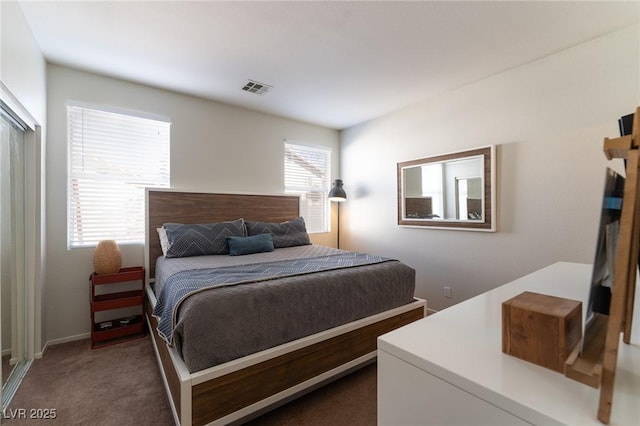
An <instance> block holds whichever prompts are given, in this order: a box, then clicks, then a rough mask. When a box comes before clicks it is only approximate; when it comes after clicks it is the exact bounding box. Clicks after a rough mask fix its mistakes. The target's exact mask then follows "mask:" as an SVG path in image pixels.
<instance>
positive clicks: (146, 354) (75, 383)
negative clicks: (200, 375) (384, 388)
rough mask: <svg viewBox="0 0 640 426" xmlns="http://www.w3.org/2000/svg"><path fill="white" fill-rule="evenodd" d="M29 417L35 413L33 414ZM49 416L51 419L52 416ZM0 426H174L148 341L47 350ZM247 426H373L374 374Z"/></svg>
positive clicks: (353, 377) (354, 377)
mask: <svg viewBox="0 0 640 426" xmlns="http://www.w3.org/2000/svg"><path fill="white" fill-rule="evenodd" d="M19 409H25V410H26V414H27V416H29V414H31V410H38V409H39V410H44V411H40V413H46V412H47V411H46V410H47V409H48V410H52V409H53V410H55V417H56V418H55V419H49V420H43V419H15V418H14V419H10V418H7V417H11V416H12V414H13V415H15V414H19V413H20V411H19ZM34 413H37V412H35V411H34ZM49 413H50V414H51V411H49ZM2 423H3V424H12V425H14V424H15V425H40V426H42V425H65V426H71V425H101V426H102V425H114V426H115V425H117V426H122V425H153V426H164V425H172V424H173V420H172V416H171V413H170V409H169V404H168V402H167V396H166V394H165V390H164V386H163V384H162V379H161V376H160V371H159V368H158V365H157V361H156V358H155V354H154V352H153V346H152V344H151V341H150V338H149V337H148V336H147V337H145V338H143V339H138V340H133V341H130V342H124V343H120V344H117V345H113V346H108V347H105V348H100V349H93V350H91V349H89V341H88V340H81V341H76V342H71V343H65V344H62V345H57V346H51V347H49V348H48V349H47V351H46V353H45V355H44V357H43V358H42V359H39V360H36V361H34V362H33V365H32V366H31V369H30V370H29V372H28V373H27V376H26V377H25V379H24V381H23V382H22V385H21V387H20V388H19V389H18V392H17V393H16V396H15V397H14V399H13V401H12V402H11V405H10V406H9V409H8V410H7V411H6V412H5V419H4V420H3V422H2ZM248 424H249V425H251V426H271V425H296V426H321V425H333V426H340V425H349V426H360V425H362V426H368V425H375V424H376V366H375V364H373V365H370V366H368V367H365V368H363V369H361V370H359V371H356V372H354V373H352V374H350V375H348V376H346V377H344V378H342V379H340V380H337V381H336V382H333V383H331V384H329V385H327V386H325V387H323V388H320V389H318V390H316V391H314V392H312V393H310V394H308V395H305V396H303V397H301V398H299V399H297V400H295V401H292V402H290V403H289V404H286V405H284V406H282V407H280V408H277V409H276V410H274V411H271V412H269V413H266V414H265V415H263V416H261V417H259V418H257V419H254V420H252V421H251V422H249V423H248Z"/></svg>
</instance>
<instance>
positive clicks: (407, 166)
mask: <svg viewBox="0 0 640 426" xmlns="http://www.w3.org/2000/svg"><path fill="white" fill-rule="evenodd" d="M494 206H495V147H494V146H493V145H492V146H488V147H484V148H477V149H471V150H468V151H462V152H455V153H451V154H442V155H436V156H433V157H427V158H420V159H418V160H412V161H405V162H402V163H398V224H399V225H408V226H424V227H430V228H441V229H443V228H444V229H462V230H472V231H489V232H493V231H495V230H496V220H495V212H494Z"/></svg>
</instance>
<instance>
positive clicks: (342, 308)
mask: <svg viewBox="0 0 640 426" xmlns="http://www.w3.org/2000/svg"><path fill="white" fill-rule="evenodd" d="M340 253H345V252H344V251H343V250H335V249H331V248H328V247H322V246H301V247H292V248H286V249H277V250H275V251H274V252H270V253H259V254H253V255H248V256H198V257H191V258H179V259H165V258H160V259H159V260H158V262H157V268H156V271H157V275H156V282H157V284H156V289H155V290H156V295H157V296H160V295H161V294H163V292H164V293H168V291H167V290H166V289H165V286H170V285H171V282H172V281H178V282H179V281H180V280H175V279H174V280H172V279H171V278H172V277H174V278H175V277H180V276H181V275H185V271H187V270H191V269H197V270H199V273H198V275H199V276H203V274H201V273H202V272H203V271H205V270H207V273H208V272H209V271H211V272H212V273H213V269H215V268H222V269H223V270H230V267H232V266H233V267H237V266H238V265H256V264H266V263H273V262H276V263H279V262H281V261H282V260H284V259H293V260H300V259H310V258H314V257H327V256H330V257H331V256H334V255H336V254H340ZM258 269H260V268H258ZM187 274H189V273H187ZM240 282H241V283H240ZM414 282H415V272H414V270H413V269H411V268H409V267H408V266H406V265H404V264H402V263H400V262H398V261H395V260H387V259H384V261H376V262H375V263H372V264H367V263H366V262H365V263H363V264H360V265H358V266H350V267H348V268H333V267H332V268H328V270H319V271H317V272H309V273H303V274H300V273H295V274H290V275H286V274H285V276H283V277H281V278H277V279H268V280H264V279H261V280H258V281H257V282H251V281H249V280H239V281H238V282H233V283H232V284H233V285H228V284H229V283H227V284H225V285H224V286H221V287H220V286H219V287H214V288H210V289H207V290H206V291H202V290H198V291H196V292H194V294H192V295H190V296H186V297H184V298H182V299H181V303H178V304H177V307H178V308H177V310H176V311H175V324H173V323H172V325H173V331H172V332H169V333H170V335H171V337H173V341H174V342H175V344H176V346H177V347H178V350H179V351H180V353H181V355H182V357H183V359H184V361H185V364H186V365H187V368H188V369H189V371H190V372H194V371H199V370H202V369H205V368H208V367H211V366H214V365H217V364H221V363H224V362H227V361H230V360H233V359H236V358H240V357H242V356H245V355H249V354H251V353H254V352H258V351H261V350H264V349H268V348H270V347H274V346H277V345H280V344H283V343H286V342H290V341H292V340H296V339H299V338H301V337H304V336H308V335H310V334H314V333H318V332H320V331H324V330H327V329H330V328H333V327H336V326H339V325H342V324H346V323H348V322H351V321H355V320H357V319H361V318H364V317H367V316H370V315H374V314H376V313H379V312H382V311H385V310H388V309H391V308H394V307H397V306H401V305H403V304H406V303H410V302H411V301H412V300H413V293H414V289H415V284H414Z"/></svg>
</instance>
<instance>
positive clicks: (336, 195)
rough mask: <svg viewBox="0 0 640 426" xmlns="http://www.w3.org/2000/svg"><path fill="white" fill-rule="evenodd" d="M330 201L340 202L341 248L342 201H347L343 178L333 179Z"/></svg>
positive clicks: (338, 238) (338, 233)
mask: <svg viewBox="0 0 640 426" xmlns="http://www.w3.org/2000/svg"><path fill="white" fill-rule="evenodd" d="M329 201H335V202H337V203H338V215H337V219H338V229H337V240H338V241H337V246H338V248H340V203H342V202H344V201H347V193H346V192H345V191H344V188H342V179H336V180H334V181H333V185H332V187H331V191H329Z"/></svg>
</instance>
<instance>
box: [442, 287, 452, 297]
mask: <svg viewBox="0 0 640 426" xmlns="http://www.w3.org/2000/svg"><path fill="white" fill-rule="evenodd" d="M444 297H446V298H448V299H450V298H451V287H445V288H444Z"/></svg>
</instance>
